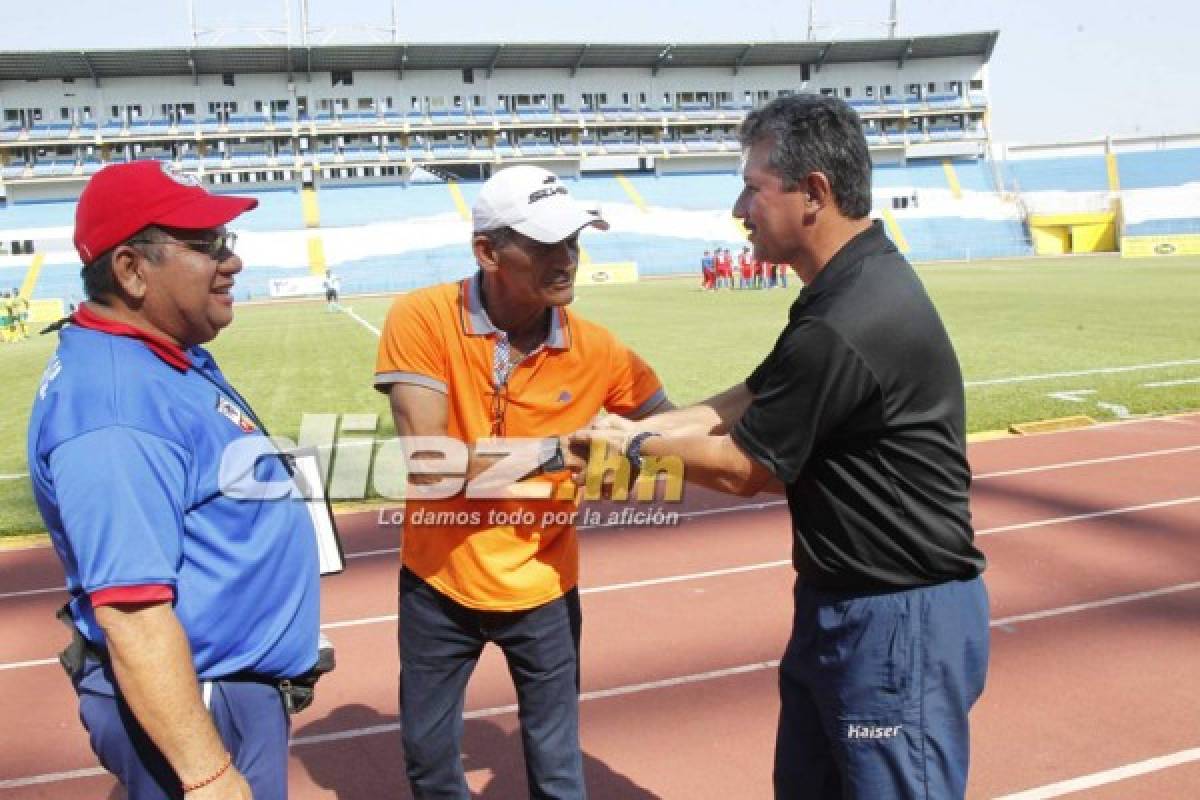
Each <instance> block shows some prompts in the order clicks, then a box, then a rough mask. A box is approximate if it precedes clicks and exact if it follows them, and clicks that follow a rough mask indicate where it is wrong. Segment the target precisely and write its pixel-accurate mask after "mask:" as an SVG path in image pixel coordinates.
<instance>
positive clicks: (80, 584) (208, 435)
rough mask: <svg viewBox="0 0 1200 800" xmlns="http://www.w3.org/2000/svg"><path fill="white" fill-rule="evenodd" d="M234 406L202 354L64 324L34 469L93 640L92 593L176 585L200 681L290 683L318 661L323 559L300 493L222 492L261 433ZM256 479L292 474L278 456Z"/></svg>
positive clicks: (33, 445)
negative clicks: (238, 451)
mask: <svg viewBox="0 0 1200 800" xmlns="http://www.w3.org/2000/svg"><path fill="white" fill-rule="evenodd" d="M117 327H119V326H117ZM173 356H174V357H173ZM241 403H242V401H241V400H240V398H239V397H238V395H237V394H236V393H235V392H234V391H233V390H232V389H231V388H230V386H229V384H228V383H227V382H226V380H225V378H224V376H223V375H222V374H221V372H220V370H219V369H217V366H216V363H215V362H214V361H213V359H212V356H211V355H209V353H208V352H207V351H206V350H204V349H203V348H200V347H192V348H190V349H188V350H187V351H186V352H184V351H177V353H175V354H171V353H165V354H164V353H163V348H162V347H161V346H159V345H157V344H155V343H153V342H152V343H150V344H149V345H148V344H147V342H146V341H144V340H142V339H139V338H132V337H130V336H129V335H114V334H113V333H110V332H104V331H102V330H96V329H90V328H87V327H81V326H79V325H72V326H69V327H67V328H65V329H63V331H62V332H61V335H60V341H59V347H58V350H57V352H56V353H55V355H54V357H53V358H52V359H51V360H50V364H49V366H48V367H47V368H46V372H45V375H44V376H43V378H42V383H41V386H40V387H39V389H38V393H37V397H36V399H35V402H34V406H33V413H32V415H31V417H30V421H29V440H28V456H29V465H30V467H29V469H30V476H31V478H32V481H33V489H34V497H35V499H36V500H37V504H38V508H39V510H40V511H41V514H42V519H43V520H44V521H45V523H46V527H47V528H48V529H49V532H50V537H51V539H52V541H53V543H54V547H55V549H56V550H57V551H58V556H59V558H60V559H61V561H62V563H63V567H64V570H65V572H66V582H67V590H68V592H70V594H71V598H72V599H71V613H72V616H73V617H74V620H75V624H76V625H77V626H78V627H79V629H80V630H81V631H82V632H83V634H84V635H85V636H86V637H87V638H88V639H89V640H90V641H92V642H95V643H97V644H99V645H101V646H103V644H104V634H103V631H102V630H101V629H100V627H99V626H98V625H97V624H96V618H95V615H94V613H93V609H92V603H91V599H90V596H91V595H93V594H95V593H97V592H101V593H103V592H105V591H120V590H122V587H134V588H136V587H148V586H150V587H153V586H158V587H169V590H170V592H171V593H173V597H174V609H175V614H176V616H177V617H178V618H179V621H180V623H181V624H182V626H183V629H184V631H186V633H187V636H188V640H189V642H190V644H191V648H192V657H193V661H194V664H195V667H196V673H197V675H198V677H199V678H201V679H202V680H207V679H214V678H220V677H223V676H227V675H231V674H234V673H238V672H243V671H250V672H254V673H257V674H259V675H263V676H266V677H290V676H295V675H300V674H303V673H304V672H306V671H307V670H308V669H310V668H311V667H312V666H313V664H314V663H315V660H316V655H317V636H318V627H319V622H320V609H319V602H318V600H319V597H318V586H317V582H318V570H317V553H316V544H315V540H314V535H313V528H312V522H311V520H310V518H309V516H308V511H307V510H306V508H305V505H304V503H303V502H301V501H299V500H296V499H288V498H285V499H274V500H245V499H235V498H233V497H230V496H227V495H226V494H224V493H222V491H221V490H220V488H219V481H218V475H219V471H220V466H221V459H222V454H223V453H224V452H225V449H226V447H227V446H229V445H230V444H232V443H234V442H236V441H238V440H242V439H244V438H245V437H251V436H254V437H263V433H262V432H261V431H260V430H258V426H257V424H256V423H255V421H254V420H253V416H252V414H251V413H250V409H248V408H246V407H244V406H243V405H242V404H241ZM255 474H256V477H257V478H258V479H259V480H262V481H276V482H279V481H283V482H286V481H289V480H290V476H289V475H288V472H287V470H286V468H285V466H284V465H283V463H282V461H281V460H280V459H279V458H274V457H268V458H264V459H262V460H261V461H260V462H259V464H258V466H257V468H256V473H255Z"/></svg>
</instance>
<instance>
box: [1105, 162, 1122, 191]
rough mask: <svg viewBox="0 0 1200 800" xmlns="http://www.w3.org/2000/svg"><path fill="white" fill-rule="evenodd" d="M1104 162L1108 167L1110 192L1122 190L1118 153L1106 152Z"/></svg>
mask: <svg viewBox="0 0 1200 800" xmlns="http://www.w3.org/2000/svg"><path fill="white" fill-rule="evenodd" d="M1104 163H1105V165H1106V166H1107V167H1108V190H1109V191H1110V192H1119V191H1121V171H1120V169H1118V167H1117V154H1116V153H1108V154H1106V155H1105V158H1104Z"/></svg>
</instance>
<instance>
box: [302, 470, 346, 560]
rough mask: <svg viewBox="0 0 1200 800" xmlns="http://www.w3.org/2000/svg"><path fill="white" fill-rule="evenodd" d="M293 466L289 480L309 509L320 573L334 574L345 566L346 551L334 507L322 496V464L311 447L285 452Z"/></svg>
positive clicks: (323, 494)
mask: <svg viewBox="0 0 1200 800" xmlns="http://www.w3.org/2000/svg"><path fill="white" fill-rule="evenodd" d="M288 461H289V462H290V464H291V466H292V470H293V472H292V480H294V481H295V482H296V488H297V489H299V491H300V496H301V498H303V500H304V505H305V507H306V508H307V509H308V516H309V518H310V519H311V520H312V524H313V532H314V533H315V535H316V539H317V564H318V567H319V572H320V574H321V576H322V577H324V576H326V575H337V574H339V573H341V572H343V571H344V570H345V569H346V552H345V550H343V549H342V537H341V536H339V535H338V531H337V521H336V520H335V519H334V517H333V508H332V507H331V506H330V505H329V498H328V497H326V496H325V485H324V483H322V481H321V465H320V462H319V461H318V460H317V451H316V450H315V449H312V448H307V449H304V450H292V451H290V452H289V453H288Z"/></svg>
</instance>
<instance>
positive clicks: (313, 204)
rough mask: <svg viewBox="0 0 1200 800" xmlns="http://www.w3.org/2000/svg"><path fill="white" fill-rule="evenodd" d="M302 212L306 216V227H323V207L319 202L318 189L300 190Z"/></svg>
mask: <svg viewBox="0 0 1200 800" xmlns="http://www.w3.org/2000/svg"><path fill="white" fill-rule="evenodd" d="M300 210H301V212H302V213H303V215H304V227H306V228H319V227H321V205H320V203H318V202H317V190H316V189H301V190H300Z"/></svg>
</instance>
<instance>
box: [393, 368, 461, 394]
mask: <svg viewBox="0 0 1200 800" xmlns="http://www.w3.org/2000/svg"><path fill="white" fill-rule="evenodd" d="M393 383H410V384H412V385H413V386H424V387H425V388H426V389H433V390H434V391H435V392H441V393H442V394H448V393H449V392H448V391H447V389H446V384H445V382H443V381H439V380H437V379H436V378H431V377H429V376H428V375H422V374H421V373H419V372H380V373H378V374H376V376H375V388H376V389H379V390H380V391H382V392H386V391H387V387H388V386H390V385H391V384H393Z"/></svg>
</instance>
